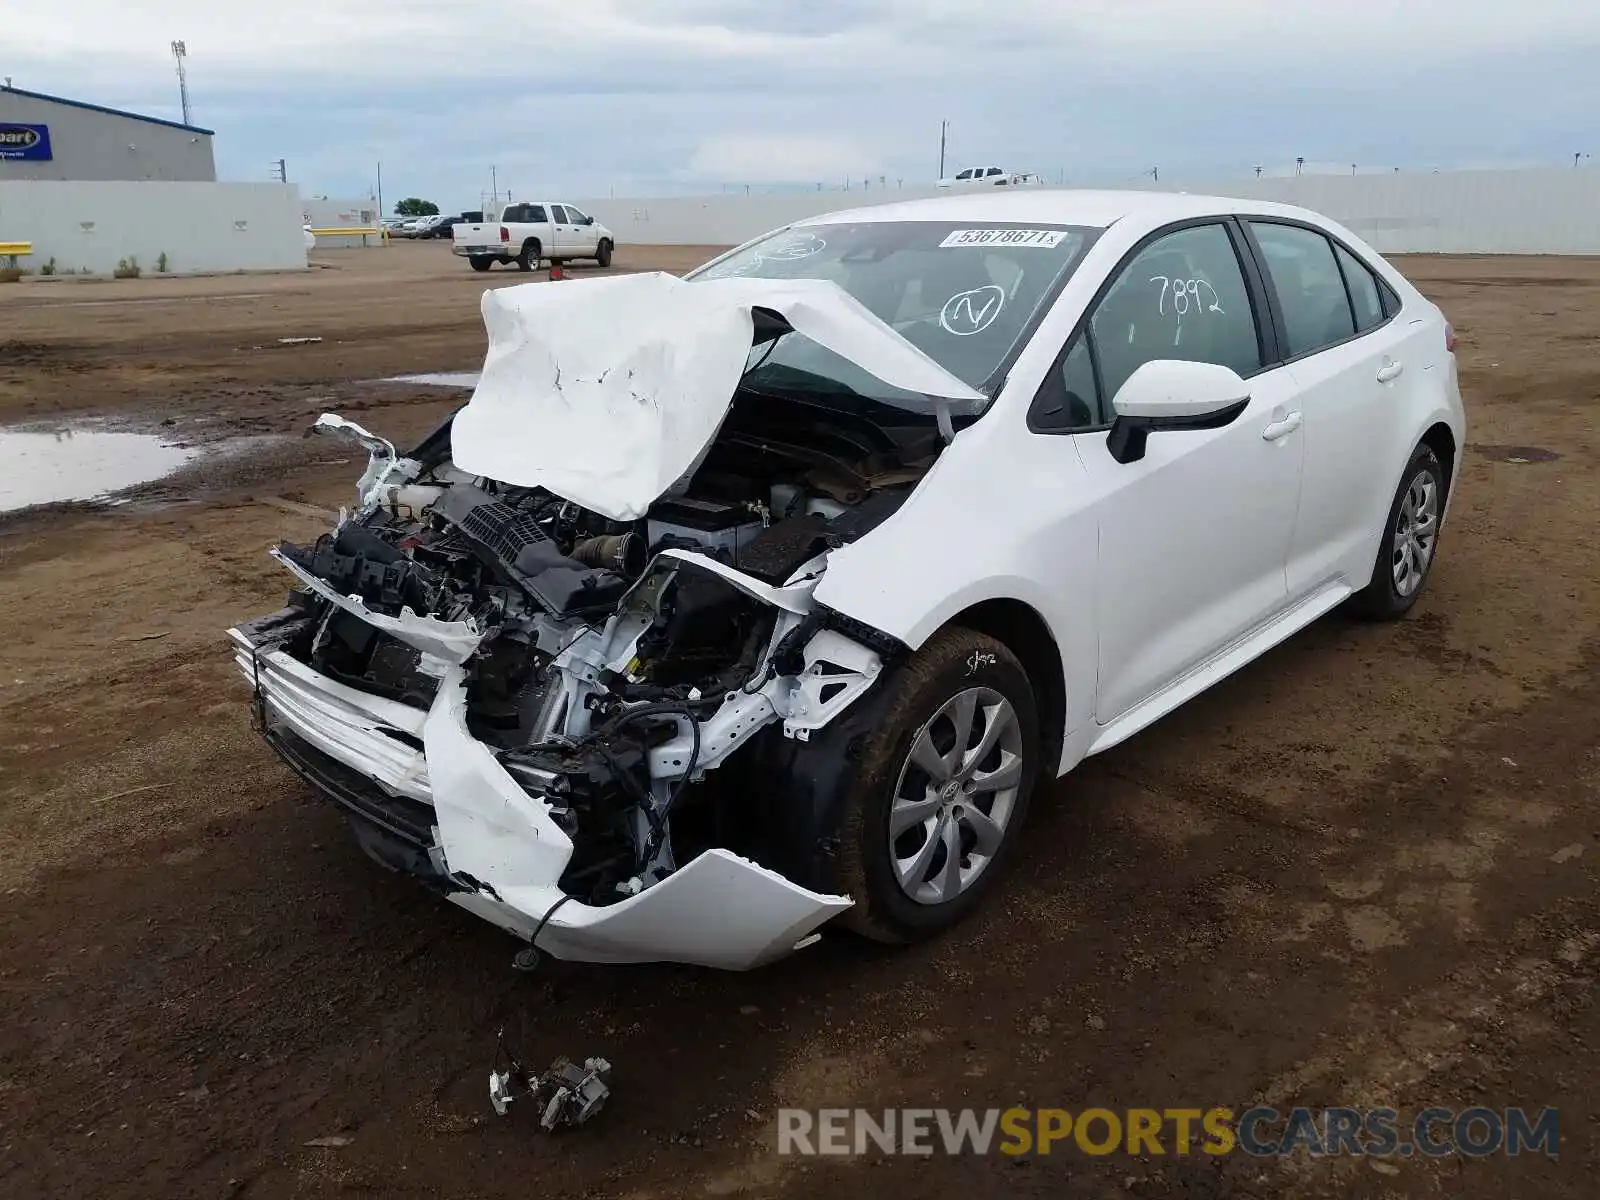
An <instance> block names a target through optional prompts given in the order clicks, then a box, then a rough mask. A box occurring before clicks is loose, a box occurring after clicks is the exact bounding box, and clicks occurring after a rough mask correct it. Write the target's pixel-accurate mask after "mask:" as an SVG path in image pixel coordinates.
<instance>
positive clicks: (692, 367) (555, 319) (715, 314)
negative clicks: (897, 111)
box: [451, 272, 983, 521]
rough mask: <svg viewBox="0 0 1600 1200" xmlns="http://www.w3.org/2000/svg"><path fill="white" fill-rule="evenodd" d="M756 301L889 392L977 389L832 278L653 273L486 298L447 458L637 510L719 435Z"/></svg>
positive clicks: (624, 514) (615, 509) (975, 396)
mask: <svg viewBox="0 0 1600 1200" xmlns="http://www.w3.org/2000/svg"><path fill="white" fill-rule="evenodd" d="M756 309H763V310H768V311H771V312H775V313H777V314H779V315H780V316H782V317H783V318H784V320H786V321H787V322H788V324H789V325H790V327H791V328H793V329H794V330H795V331H797V332H799V333H802V334H804V335H805V336H806V337H809V338H811V339H812V340H813V341H816V342H818V343H819V344H821V345H823V346H825V347H827V348H828V349H829V350H832V351H833V352H834V353H836V354H839V355H841V356H843V357H844V358H847V359H849V360H850V361H852V362H854V363H856V364H857V365H858V366H860V367H861V368H862V369H863V370H866V371H868V372H870V373H871V374H872V375H874V376H876V377H877V378H879V379H881V380H883V381H884V382H885V383H887V384H889V385H890V386H891V387H897V388H901V389H904V390H907V391H912V392H920V393H922V394H924V395H927V396H932V397H939V398H941V399H949V400H964V401H972V400H980V401H981V400H982V399H983V396H982V394H981V393H979V392H977V391H975V390H974V389H973V388H971V387H969V386H968V385H967V384H965V383H963V382H962V381H961V380H959V379H957V378H956V377H955V376H954V375H952V374H950V372H948V371H946V370H945V369H944V368H943V367H941V366H940V365H939V364H938V363H936V362H935V361H934V360H933V359H931V358H929V357H928V356H927V355H926V354H924V353H923V352H922V351H921V350H918V349H917V348H916V347H915V346H913V345H912V344H911V343H910V342H908V341H906V340H905V339H904V338H902V337H901V336H900V335H899V334H898V333H896V332H895V331H894V330H892V329H891V328H889V326H887V325H885V324H884V323H883V322H882V321H880V320H879V319H878V318H877V317H876V316H874V315H873V314H872V312H871V311H870V310H868V309H867V308H866V307H865V306H864V305H862V304H861V303H860V302H859V301H858V300H856V299H855V298H854V297H852V296H851V295H850V294H849V293H848V292H846V291H844V290H843V289H842V288H840V287H839V286H838V285H837V284H835V283H832V282H830V281H827V280H820V279H783V280H775V279H753V278H732V279H716V280H698V281H694V282H685V281H684V280H681V279H679V278H677V277H676V276H673V275H667V274H664V273H661V272H649V273H644V274H637V275H620V276H613V277H609V278H602V279H593V280H585V281H583V282H581V283H575V284H574V285H573V286H572V287H568V288H550V287H545V286H543V285H541V284H522V285H519V286H516V287H508V288H499V289H495V290H491V291H486V292H484V294H483V321H484V326H485V328H486V329H487V331H488V335H489V349H488V354H487V356H486V357H485V359H484V364H483V375H482V377H481V378H480V380H479V382H478V386H477V388H476V389H475V390H474V391H473V394H472V398H471V400H469V401H468V403H467V405H466V407H465V408H463V409H462V410H461V411H460V412H459V413H458V414H457V415H456V418H455V423H454V425H453V427H452V430H451V449H452V455H453V458H454V461H455V464H456V466H457V467H459V468H460V469H462V470H464V471H467V472H469V473H471V474H473V475H483V476H487V477H488V478H490V479H496V480H499V481H500V482H502V483H509V484H513V485H515V486H519V487H543V488H547V489H548V490H550V491H551V492H554V493H555V494H556V495H558V496H561V497H563V498H564V499H567V500H571V501H573V502H574V503H576V504H579V505H582V506H583V507H584V508H587V509H591V510H593V511H594V512H597V513H600V514H602V515H604V516H607V517H611V518H612V519H614V520H619V521H631V520H634V519H636V518H638V517H641V516H643V515H644V514H645V511H646V510H647V509H648V508H649V507H650V504H651V503H652V502H653V501H655V500H656V499H657V498H658V497H660V496H661V495H662V494H663V493H665V492H666V491H667V489H668V488H670V487H671V486H672V485H673V484H674V483H675V482H676V481H677V480H678V479H679V478H680V477H681V476H682V475H683V474H684V473H685V472H686V471H687V470H688V469H689V468H690V467H691V466H693V464H694V462H695V460H696V459H697V458H698V457H699V455H700V453H701V451H702V450H703V449H704V448H705V447H706V446H707V445H708V444H709V443H710V442H711V440H712V438H713V437H715V436H716V432H717V429H718V427H719V426H720V425H721V424H722V419H723V417H724V416H725V415H726V414H727V411H728V409H729V407H730V406H731V405H732V403H733V395H734V392H735V390H736V389H737V387H738V383H739V379H740V377H741V376H742V375H743V373H744V370H745V365H746V362H747V361H748V358H749V354H750V348H751V345H752V341H753V337H754V329H755V323H754V318H753V316H752V313H753V311H754V310H756Z"/></svg>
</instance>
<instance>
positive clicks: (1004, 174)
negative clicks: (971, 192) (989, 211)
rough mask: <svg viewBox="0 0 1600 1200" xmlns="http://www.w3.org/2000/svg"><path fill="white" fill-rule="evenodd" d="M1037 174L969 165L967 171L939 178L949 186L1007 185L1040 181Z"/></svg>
mask: <svg viewBox="0 0 1600 1200" xmlns="http://www.w3.org/2000/svg"><path fill="white" fill-rule="evenodd" d="M1038 182H1040V179H1039V177H1038V176H1037V175H1034V174H1032V173H1031V172H1026V171H1006V170H1003V169H1002V168H1000V167H968V168H967V169H966V170H965V171H958V172H957V173H956V174H955V175H953V176H951V177H950V178H948V179H941V180H939V186H940V187H942V188H947V187H985V186H988V187H1007V186H1015V185H1017V184H1023V183H1038Z"/></svg>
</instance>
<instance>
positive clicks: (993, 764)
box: [839, 628, 1041, 942]
mask: <svg viewBox="0 0 1600 1200" xmlns="http://www.w3.org/2000/svg"><path fill="white" fill-rule="evenodd" d="M884 686H886V687H887V688H889V689H891V694H890V696H889V697H888V698H887V704H886V707H885V709H884V717H883V720H882V722H881V723H880V724H879V726H878V728H877V730H876V732H875V733H874V734H873V735H872V736H871V738H870V739H869V740H868V742H867V744H866V745H865V746H864V747H863V748H862V751H861V760H860V767H859V769H858V770H857V771H856V773H855V778H854V781H853V782H852V783H851V785H850V786H849V790H848V792H847V794H846V796H845V797H844V805H843V816H842V820H841V823H840V839H839V841H840V864H839V865H840V874H841V883H842V884H843V886H844V887H845V889H846V890H847V891H848V892H849V894H850V896H851V897H852V898H853V899H854V900H855V902H856V903H855V907H854V908H852V909H851V910H850V911H849V913H847V914H846V916H845V918H844V922H845V924H847V925H849V926H850V927H852V928H854V929H855V930H856V931H857V932H860V933H863V934H865V935H866V936H868V937H871V938H875V939H877V940H879V941H886V942H910V941H915V940H917V939H920V938H924V937H928V936H930V935H932V934H935V933H938V932H939V931H941V930H943V929H946V928H948V927H949V926H951V925H953V924H955V923H956V922H957V921H959V920H961V918H963V917H964V916H966V915H967V914H968V913H969V912H971V911H972V910H973V909H974V908H975V907H976V906H977V905H978V903H979V901H980V900H981V899H982V897H983V895H984V893H985V892H986V891H987V890H988V889H989V888H990V887H991V886H992V885H993V883H994V880H995V878H996V877H997V875H998V873H999V870H1000V867H1001V865H1002V864H1003V862H1004V861H1005V859H1006V857H1007V855H1008V854H1009V853H1010V851H1011V848H1012V846H1013V844H1014V843H1015V842H1016V840H1017V836H1018V834H1017V831H1018V829H1019V827H1020V826H1021V825H1022V822H1023V818H1024V817H1025V816H1026V815H1027V811H1028V798H1029V795H1030V793H1031V792H1032V791H1033V787H1034V784H1035V782H1036V781H1037V779H1038V776H1039V771H1040V769H1041V763H1040V761H1039V759H1040V752H1041V751H1040V738H1039V716H1038V709H1037V706H1036V704H1035V701H1034V695H1033V689H1032V686H1031V685H1030V684H1029V682H1028V676H1027V673H1026V672H1025V671H1024V670H1023V668H1022V665H1021V664H1020V663H1019V662H1018V661H1017V659H1016V657H1015V656H1014V655H1013V654H1012V653H1011V651H1010V650H1008V649H1007V648H1006V647H1005V645H1003V644H1002V643H1000V642H998V641H996V640H995V639H993V638H991V637H987V636H985V635H984V634H980V633H975V632H973V631H971V630H967V629H957V628H952V629H947V630H944V631H942V632H941V633H939V634H937V635H935V636H934V637H933V638H931V639H930V640H929V641H928V642H927V644H926V645H924V646H923V647H922V648H921V649H920V650H919V651H918V652H917V653H916V655H915V656H914V657H913V658H912V659H911V660H910V661H909V662H907V663H906V664H905V665H904V666H903V667H901V668H900V669H899V670H898V672H897V673H896V676H895V677H894V678H892V679H890V680H887V681H886V682H885V684H884Z"/></svg>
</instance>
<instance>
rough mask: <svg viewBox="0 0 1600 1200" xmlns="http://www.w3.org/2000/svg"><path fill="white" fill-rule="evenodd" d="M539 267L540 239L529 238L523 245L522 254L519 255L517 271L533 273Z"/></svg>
mask: <svg viewBox="0 0 1600 1200" xmlns="http://www.w3.org/2000/svg"><path fill="white" fill-rule="evenodd" d="M538 265H539V239H538V238H529V239H528V240H527V241H525V242H523V243H522V253H521V254H519V255H517V270H519V271H532V270H534V269H535V268H536V267H538Z"/></svg>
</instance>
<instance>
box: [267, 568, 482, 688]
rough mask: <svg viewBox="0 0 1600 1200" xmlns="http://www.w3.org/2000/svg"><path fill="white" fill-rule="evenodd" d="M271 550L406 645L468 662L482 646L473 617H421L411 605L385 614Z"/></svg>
mask: <svg viewBox="0 0 1600 1200" xmlns="http://www.w3.org/2000/svg"><path fill="white" fill-rule="evenodd" d="M267 553H268V554H270V555H272V557H273V558H275V559H277V560H278V561H279V562H281V563H282V564H283V565H284V566H286V567H288V568H289V570H291V571H293V572H294V577H295V578H296V579H298V580H299V581H300V582H301V583H303V584H305V586H306V587H308V588H310V589H311V590H312V591H313V592H315V593H316V594H317V595H319V596H321V597H323V599H325V600H329V601H332V602H333V603H334V604H337V605H338V606H339V607H340V608H342V609H344V610H345V611H346V612H348V613H354V614H355V615H356V616H358V617H360V618H361V619H362V620H363V621H365V622H366V623H367V624H368V625H371V626H372V627H373V628H374V629H381V630H383V632H385V633H387V634H389V635H390V636H391V637H395V638H398V639H399V640H400V641H402V642H404V643H405V644H406V645H408V646H412V647H415V648H416V649H418V650H420V651H422V652H423V653H424V654H427V655H431V656H433V657H434V658H436V659H441V660H443V662H446V663H464V662H466V661H467V659H468V658H470V657H471V656H472V652H473V651H474V650H476V649H477V648H478V643H479V642H481V641H483V631H482V630H480V629H479V628H478V626H477V623H476V622H475V621H473V620H472V618H470V617H469V618H467V619H466V620H465V621H441V620H439V618H438V617H429V616H421V617H419V616H417V614H416V613H414V612H412V611H411V610H410V609H409V608H407V609H403V610H402V611H401V613H400V615H399V616H398V617H389V616H385V615H384V614H383V613H379V612H373V611H372V610H371V609H370V608H368V607H367V602H366V601H365V600H363V599H362V598H361V597H360V596H341V595H340V594H339V593H338V591H336V590H335V589H334V588H331V587H329V586H328V584H327V583H326V582H324V581H323V580H321V579H318V578H317V577H316V576H315V575H313V574H312V573H311V572H310V571H307V570H306V569H305V568H304V567H302V566H301V565H300V564H299V563H297V562H294V561H293V560H291V559H290V558H289V557H288V556H287V555H285V554H284V553H283V551H281V550H278V549H276V548H274V549H272V550H269V551H267Z"/></svg>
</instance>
